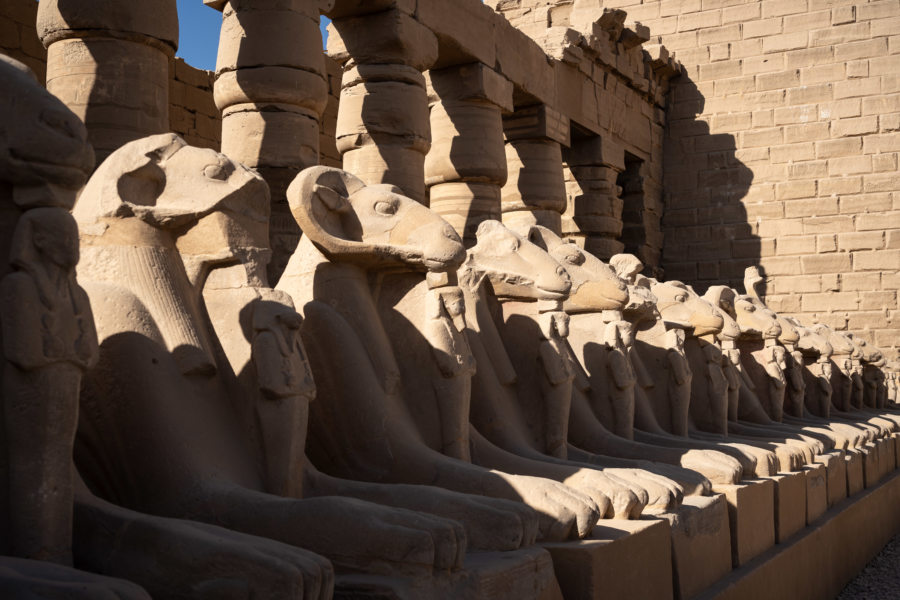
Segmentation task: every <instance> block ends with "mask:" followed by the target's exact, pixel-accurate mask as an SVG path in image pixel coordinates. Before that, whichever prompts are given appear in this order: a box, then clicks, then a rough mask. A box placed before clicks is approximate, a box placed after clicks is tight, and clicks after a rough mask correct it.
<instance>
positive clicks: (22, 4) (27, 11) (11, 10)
mask: <svg viewBox="0 0 900 600" xmlns="http://www.w3.org/2000/svg"><path fill="white" fill-rule="evenodd" d="M36 18H37V2H35V1H34V0H3V2H2V3H0V52H2V53H3V54H6V55H8V56H11V57H12V58H15V59H16V60H18V61H21V62H23V63H25V64H26V65H28V66H29V67H31V70H32V71H34V72H35V73H36V74H37V76H38V80H39V81H44V80H45V79H46V78H47V51H46V50H45V49H44V46H42V45H41V41H40V40H39V39H38V36H37V33H36V31H35V19H36Z"/></svg>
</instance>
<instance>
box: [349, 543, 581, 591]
mask: <svg viewBox="0 0 900 600" xmlns="http://www.w3.org/2000/svg"><path fill="white" fill-rule="evenodd" d="M334 598H335V600H458V599H461V600H481V599H482V598H492V599H493V598H498V599H501V600H521V599H522V598H535V599H537V600H563V595H562V592H561V591H560V589H559V585H558V584H557V582H556V578H555V575H554V572H553V561H551V559H550V555H549V554H548V553H547V552H546V551H545V550H542V549H541V548H539V547H532V548H526V549H524V550H518V551H516V552H478V553H472V554H468V555H466V563H465V568H464V569H463V570H462V571H459V572H457V573H436V574H435V575H434V576H433V577H423V578H421V579H417V578H402V577H387V576H377V575H342V576H339V577H338V578H337V581H336V583H335V590H334Z"/></svg>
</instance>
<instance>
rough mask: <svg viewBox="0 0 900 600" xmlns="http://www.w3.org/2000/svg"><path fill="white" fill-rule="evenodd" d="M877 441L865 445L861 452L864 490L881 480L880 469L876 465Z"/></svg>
mask: <svg viewBox="0 0 900 600" xmlns="http://www.w3.org/2000/svg"><path fill="white" fill-rule="evenodd" d="M877 443H878V440H876V441H875V442H870V443H868V444H866V448H865V449H864V450H863V451H862V452H863V482H864V484H865V486H866V488H870V487H874V486H875V485H876V484H877V483H878V480H879V479H881V473H880V470H881V467H880V465H879V464H878V448H877V445H876V444H877Z"/></svg>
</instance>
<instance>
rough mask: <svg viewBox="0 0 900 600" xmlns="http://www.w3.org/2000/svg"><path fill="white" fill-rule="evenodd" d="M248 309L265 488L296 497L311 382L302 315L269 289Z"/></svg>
mask: <svg viewBox="0 0 900 600" xmlns="http://www.w3.org/2000/svg"><path fill="white" fill-rule="evenodd" d="M270 294H271V297H267V298H266V299H265V300H262V301H260V302H258V303H257V304H256V306H255V307H254V310H253V342H252V356H253V364H254V366H255V367H256V377H257V383H258V384H259V389H260V392H261V398H260V399H259V402H258V403H257V405H256V419H257V423H258V427H259V439H260V441H261V443H262V454H263V463H264V465H265V466H264V472H265V480H266V490H267V491H268V492H269V493H272V494H277V495H279V496H290V497H297V498H299V497H300V496H301V494H302V487H303V480H302V476H303V467H304V462H305V455H304V451H305V448H304V443H303V442H304V440H305V439H306V426H307V420H308V416H309V403H310V402H311V401H312V400H313V399H314V398H315V396H316V384H315V382H314V381H313V377H312V372H311V371H310V369H309V363H308V362H307V359H306V352H305V350H304V349H303V344H302V342H301V341H300V325H301V323H302V317H301V316H300V315H299V314H297V312H296V311H295V310H294V308H293V305H292V302H291V300H290V298H287V297H286V296H285V295H284V294H281V293H279V292H274V291H273V292H270Z"/></svg>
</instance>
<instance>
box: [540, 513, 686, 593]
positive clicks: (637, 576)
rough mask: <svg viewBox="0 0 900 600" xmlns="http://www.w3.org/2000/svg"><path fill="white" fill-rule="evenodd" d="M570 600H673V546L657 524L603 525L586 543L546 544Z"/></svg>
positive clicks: (614, 522)
mask: <svg viewBox="0 0 900 600" xmlns="http://www.w3.org/2000/svg"><path fill="white" fill-rule="evenodd" d="M542 547H543V548H545V549H546V550H548V551H549V552H550V556H551V557H552V558H553V568H554V570H555V572H556V579H557V581H558V582H559V585H560V588H561V589H562V592H563V596H564V597H565V598H566V600H594V599H595V598H603V597H605V598H660V599H662V600H667V599H669V600H670V599H672V598H673V591H672V542H671V534H670V527H669V524H668V522H666V521H664V520H659V519H652V520H651V519H641V520H636V521H625V520H618V519H611V520H603V521H600V522H599V523H598V524H597V526H596V527H594V532H593V535H591V537H590V538H588V539H585V540H579V541H577V542H566V543H552V544H542Z"/></svg>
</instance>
